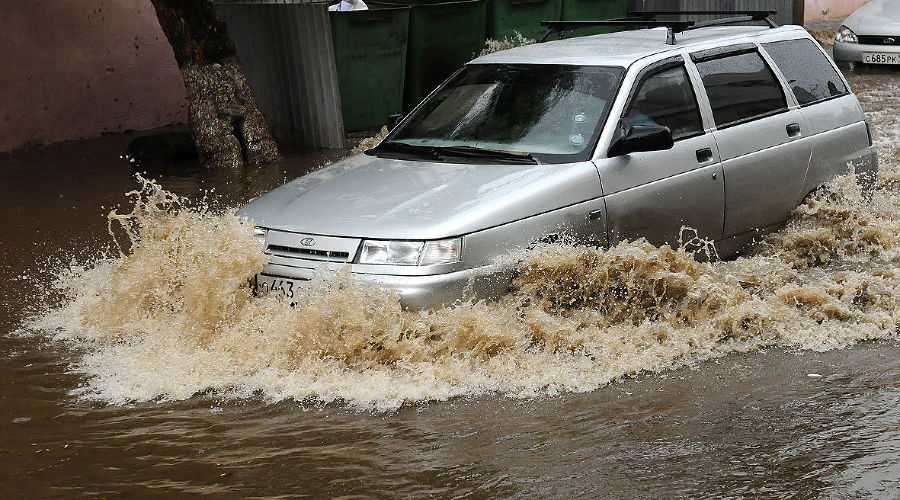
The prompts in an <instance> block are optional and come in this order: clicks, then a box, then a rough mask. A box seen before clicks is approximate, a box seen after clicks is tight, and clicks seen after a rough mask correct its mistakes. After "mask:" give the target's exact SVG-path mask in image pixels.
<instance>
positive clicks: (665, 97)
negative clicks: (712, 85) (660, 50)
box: [624, 66, 703, 141]
mask: <svg viewBox="0 0 900 500" xmlns="http://www.w3.org/2000/svg"><path fill="white" fill-rule="evenodd" d="M653 123H657V124H659V125H663V126H666V127H669V130H671V131H672V137H673V138H674V139H675V140H676V141H677V140H678V139H682V138H685V137H689V136H692V135H698V134H702V133H703V123H702V122H701V120H700V109H699V108H698V107H697V99H696V97H694V90H693V88H691V82H690V80H689V78H688V75H687V71H686V70H685V69H684V66H678V67H675V68H670V69H667V70H663V71H661V72H659V73H656V74H655V75H652V76H650V77H649V78H646V79H644V80H643V81H642V82H641V83H640V88H639V89H638V92H637V94H636V95H635V99H634V101H633V102H632V103H631V107H629V108H628V113H627V114H626V115H625V121H624V125H625V127H626V128H627V127H630V126H633V125H648V124H653Z"/></svg>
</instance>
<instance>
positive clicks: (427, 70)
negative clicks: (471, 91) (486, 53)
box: [367, 0, 487, 112]
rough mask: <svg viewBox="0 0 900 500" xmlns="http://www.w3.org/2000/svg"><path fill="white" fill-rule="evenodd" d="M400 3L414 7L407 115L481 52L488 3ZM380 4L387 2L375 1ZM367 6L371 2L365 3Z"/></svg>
mask: <svg viewBox="0 0 900 500" xmlns="http://www.w3.org/2000/svg"><path fill="white" fill-rule="evenodd" d="M401 1H402V3H403V4H407V5H409V4H413V5H412V9H411V10H410V13H409V47H408V48H407V52H406V83H405V85H404V89H403V111H404V112H409V111H410V110H412V108H414V107H415V106H416V105H417V104H419V102H420V101H421V100H422V99H423V98H424V97H425V96H426V95H428V93H429V92H431V91H432V90H434V88H435V87H437V86H438V85H440V83H441V82H443V81H444V80H445V79H446V78H447V77H448V76H450V75H451V74H452V73H453V72H454V71H456V70H457V69H459V68H460V67H462V65H464V64H465V63H467V62H468V61H470V60H472V58H473V57H475V56H477V55H478V54H480V53H481V51H482V49H483V48H484V28H485V17H486V14H487V0H468V1H463V2H443V3H429V2H428V0H401ZM383 3H386V2H377V4H379V5H380V4H383ZM397 3H399V2H397ZM395 4H396V3H395ZM367 5H369V6H371V5H372V3H369V2H367Z"/></svg>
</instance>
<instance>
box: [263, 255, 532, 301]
mask: <svg viewBox="0 0 900 500" xmlns="http://www.w3.org/2000/svg"><path fill="white" fill-rule="evenodd" d="M322 272H326V273H327V272H329V271H327V270H325V269H324V266H322V267H320V268H309V267H294V266H286V265H280V264H269V265H267V266H266V267H265V269H263V272H262V274H264V275H267V276H278V277H283V278H289V279H293V280H299V281H307V280H311V279H313V277H314V276H315V275H316V274H317V273H322ZM353 277H354V278H355V279H356V280H358V281H360V282H362V283H370V284H373V285H377V286H379V287H381V288H385V289H389V290H394V291H396V292H397V293H398V294H399V295H400V302H401V304H403V306H404V307H405V308H407V309H412V310H417V309H434V308H438V307H442V306H449V305H452V304H454V303H456V302H458V301H464V300H469V299H494V298H498V297H500V296H502V295H504V294H506V293H507V292H508V291H509V286H510V283H512V280H513V278H514V277H515V265H512V264H497V265H489V266H484V267H477V268H472V269H464V270H462V271H455V272H450V273H442V274H431V275H426V276H396V275H390V274H367V273H353Z"/></svg>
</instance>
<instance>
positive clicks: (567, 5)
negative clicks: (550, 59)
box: [560, 0, 628, 37]
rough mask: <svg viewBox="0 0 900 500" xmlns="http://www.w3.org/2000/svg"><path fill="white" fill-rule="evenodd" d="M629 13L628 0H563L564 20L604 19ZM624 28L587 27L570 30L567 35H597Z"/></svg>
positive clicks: (562, 18) (562, 17)
mask: <svg viewBox="0 0 900 500" xmlns="http://www.w3.org/2000/svg"><path fill="white" fill-rule="evenodd" d="M626 15H628V0H562V16H561V17H560V19H561V20H562V21H602V20H604V19H615V18H620V17H625V16H626ZM621 29H622V28H616V27H610V28H587V29H580V30H574V31H570V32H568V33H567V34H566V35H564V37H565V36H570V37H571V36H584V35H596V34H598V33H610V32H612V31H621Z"/></svg>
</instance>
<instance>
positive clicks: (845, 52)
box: [834, 42, 900, 67]
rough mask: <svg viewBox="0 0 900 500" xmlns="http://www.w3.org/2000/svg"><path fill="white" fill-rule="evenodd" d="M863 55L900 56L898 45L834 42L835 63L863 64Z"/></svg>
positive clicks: (899, 46)
mask: <svg viewBox="0 0 900 500" xmlns="http://www.w3.org/2000/svg"><path fill="white" fill-rule="evenodd" d="M865 53H879V54H897V55H898V56H900V45H868V44H864V43H847V42H834V60H835V61H838V62H853V63H861V62H863V55H864V54H865ZM898 67H900V66H898Z"/></svg>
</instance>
